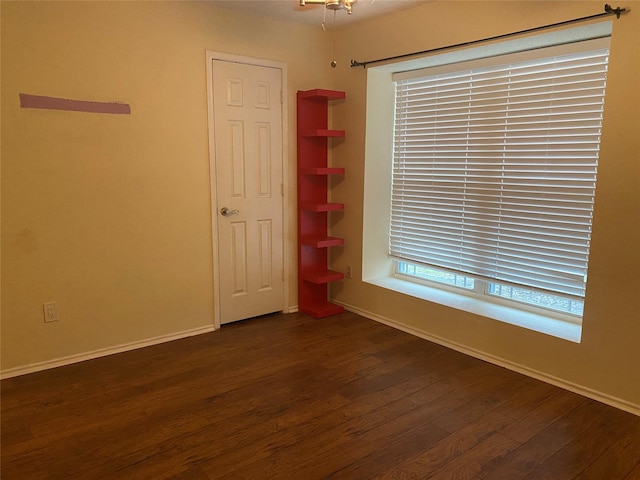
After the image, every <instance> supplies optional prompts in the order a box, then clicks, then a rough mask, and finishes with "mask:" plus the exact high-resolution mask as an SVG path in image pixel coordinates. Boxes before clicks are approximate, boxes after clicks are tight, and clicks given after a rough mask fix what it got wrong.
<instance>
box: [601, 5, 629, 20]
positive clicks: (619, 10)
mask: <svg viewBox="0 0 640 480" xmlns="http://www.w3.org/2000/svg"><path fill="white" fill-rule="evenodd" d="M604 11H605V12H606V13H615V14H616V18H620V14H621V13H622V12H626V11H627V9H626V8H620V7H617V8H612V7H611V5H609V4H608V3H605V4H604Z"/></svg>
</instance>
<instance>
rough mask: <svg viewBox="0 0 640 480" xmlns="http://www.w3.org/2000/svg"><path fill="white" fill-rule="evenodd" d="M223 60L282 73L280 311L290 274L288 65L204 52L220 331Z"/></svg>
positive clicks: (286, 303)
mask: <svg viewBox="0 0 640 480" xmlns="http://www.w3.org/2000/svg"><path fill="white" fill-rule="evenodd" d="M214 60H222V61H226V62H234V63H242V64H248V65H255V66H259V67H270V68H277V69H279V70H280V71H281V72H282V104H281V108H282V180H281V181H282V185H283V191H282V206H283V208H282V239H283V242H282V243H283V245H282V248H283V251H282V254H283V269H284V294H283V304H282V310H283V311H285V312H286V311H289V283H290V282H289V277H290V273H291V262H290V261H289V253H290V245H289V241H288V238H289V235H287V232H288V231H289V222H290V219H289V208H288V205H289V196H288V192H289V141H288V135H287V131H288V129H287V119H288V112H289V110H288V108H287V64H286V63H284V62H278V61H275V60H267V59H264V58H254V57H245V56H241V55H234V54H231V53H223V52H214V51H211V50H207V51H206V61H207V120H208V131H209V177H210V197H211V247H212V255H213V258H212V261H213V289H214V291H213V326H214V328H215V329H216V330H217V329H219V328H220V317H221V315H220V289H219V286H220V269H219V267H218V249H219V245H218V214H217V213H218V212H217V202H216V149H215V132H214V119H213V61H214Z"/></svg>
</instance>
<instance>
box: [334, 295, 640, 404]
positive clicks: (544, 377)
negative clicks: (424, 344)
mask: <svg viewBox="0 0 640 480" xmlns="http://www.w3.org/2000/svg"><path fill="white" fill-rule="evenodd" d="M332 301H333V302H334V303H338V304H340V305H342V306H343V307H344V308H345V309H346V310H349V311H350V312H353V313H357V314H358V315H361V316H363V317H366V318H368V319H370V320H374V321H376V322H380V323H383V324H385V325H388V326H390V327H393V328H396V329H398V330H402V331H403V332H406V333H409V334H411V335H414V336H416V337H420V338H424V339H425V340H428V341H430V342H433V343H437V344H438V345H442V346H443V347H447V348H451V349H452V350H456V351H458V352H460V353H464V354H465V355H470V356H472V357H475V358H478V359H480V360H484V361H486V362H489V363H492V364H494V365H498V366H500V367H504V368H507V369H509V370H513V371H514V372H518V373H521V374H523V375H526V376H528V377H531V378H535V379H536V380H541V381H543V382H546V383H549V384H551V385H555V386H556V387H560V388H563V389H565V390H569V391H570V392H573V393H577V394H578V395H582V396H584V397H587V398H591V399H592V400H596V401H598V402H602V403H605V404H607V405H610V406H612V407H615V408H618V409H620V410H624V411H625V412H629V413H632V414H634V415H638V416H640V405H637V404H635V403H632V402H629V401H627V400H623V399H620V398H617V397H613V396H611V395H608V394H606V393H602V392H598V391H596V390H593V389H590V388H587V387H584V386H582V385H578V384H575V383H572V382H568V381H566V380H563V379H562V378H558V377H554V376H553V375H548V374H546V373H544V372H540V371H538V370H534V369H532V368H529V367H526V366H524V365H520V364H518V363H514V362H511V361H509V360H505V359H503V358H500V357H496V356H494V355H491V354H489V353H485V352H483V351H480V350H476V349H474V348H469V347H467V346H465V345H462V344H459V343H456V342H452V341H450V340H447V339H445V338H442V337H438V336H437V335H431V334H429V333H427V332H425V331H422V330H417V329H415V328H413V327H409V326H407V325H403V324H402V323H399V322H396V321H394V320H390V319H388V318H385V317H382V316H380V315H376V314H374V313H371V312H367V311H366V310H362V309H360V308H358V307H354V306H353V305H349V304H347V303H344V302H338V301H336V300H332Z"/></svg>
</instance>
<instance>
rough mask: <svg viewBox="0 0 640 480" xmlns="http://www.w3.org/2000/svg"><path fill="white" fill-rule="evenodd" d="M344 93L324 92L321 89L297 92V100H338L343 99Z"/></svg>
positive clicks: (335, 91)
mask: <svg viewBox="0 0 640 480" xmlns="http://www.w3.org/2000/svg"><path fill="white" fill-rule="evenodd" d="M346 96H347V94H346V93H345V92H339V91H337V90H325V89H323V88H315V89H313V90H306V91H299V92H298V98H326V99H328V100H340V99H342V98H345V97H346Z"/></svg>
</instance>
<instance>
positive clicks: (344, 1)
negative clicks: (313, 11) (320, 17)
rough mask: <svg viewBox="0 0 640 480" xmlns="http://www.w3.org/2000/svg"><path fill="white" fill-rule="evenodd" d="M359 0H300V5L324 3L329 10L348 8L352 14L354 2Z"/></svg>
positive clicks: (348, 11)
mask: <svg viewBox="0 0 640 480" xmlns="http://www.w3.org/2000/svg"><path fill="white" fill-rule="evenodd" d="M357 1H358V0H300V6H301V7H304V6H305V5H317V4H320V5H324V6H325V7H326V8H327V9H328V10H334V11H335V10H346V11H347V13H348V14H349V15H351V11H352V7H353V4H354V3H356V2H357Z"/></svg>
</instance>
